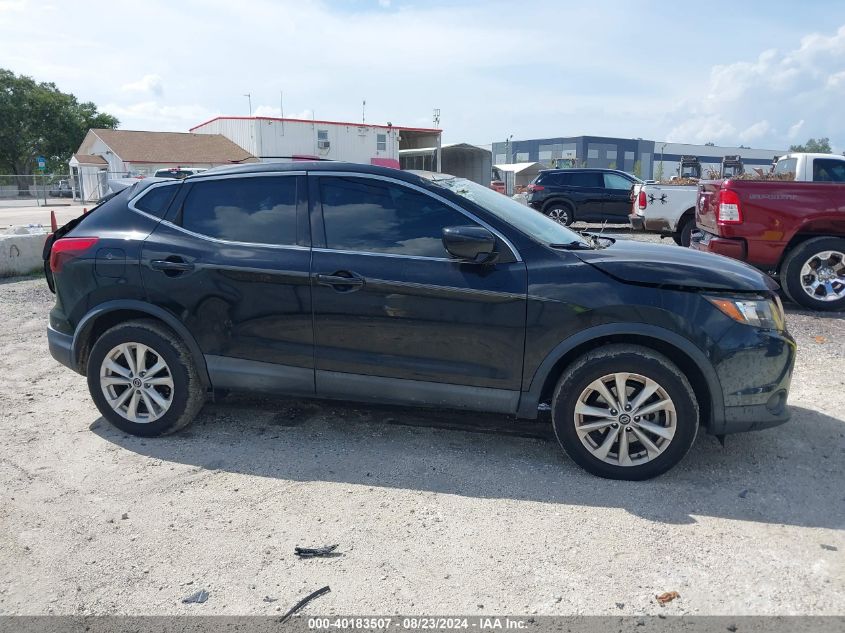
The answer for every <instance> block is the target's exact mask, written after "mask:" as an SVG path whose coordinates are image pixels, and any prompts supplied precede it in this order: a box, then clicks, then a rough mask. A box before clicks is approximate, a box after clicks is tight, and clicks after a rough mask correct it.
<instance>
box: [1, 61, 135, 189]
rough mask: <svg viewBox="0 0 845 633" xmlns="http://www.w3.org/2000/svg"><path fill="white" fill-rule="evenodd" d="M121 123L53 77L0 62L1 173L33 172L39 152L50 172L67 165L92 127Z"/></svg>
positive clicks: (111, 125)
mask: <svg viewBox="0 0 845 633" xmlns="http://www.w3.org/2000/svg"><path fill="white" fill-rule="evenodd" d="M118 123H119V122H118V120H117V119H116V118H114V117H113V116H111V115H109V114H105V113H103V112H98V111H97V106H96V105H94V104H93V103H90V102H85V103H80V102H79V101H77V99H76V97H75V96H73V95H72V94H68V93H65V92H61V91H60V90H59V89H58V88H57V87H56V85H55V84H53V83H37V82H36V81H34V80H33V79H32V78H30V77H26V76H24V75H20V76H18V75H15V74H14V73H13V72H11V71H10V70H6V69H3V68H0V173H11V174H15V175H16V176H22V175H24V174H31V173H33V172H35V169H36V164H35V158H36V157H37V156H44V157H45V158H46V159H47V171H48V172H49V171H66V170H67V161H68V160H69V159H70V157H71V155H72V154H73V152H74V151H75V150H76V149H77V148H78V147H79V144H80V143H81V142H82V139H83V138H85V134H86V133H87V132H88V130H89V129H90V128H116V127H117V126H118ZM19 180H20V179H19ZM21 184H25V183H21Z"/></svg>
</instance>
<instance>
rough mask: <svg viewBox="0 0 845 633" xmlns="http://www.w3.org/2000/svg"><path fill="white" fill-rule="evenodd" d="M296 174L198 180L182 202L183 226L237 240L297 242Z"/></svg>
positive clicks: (269, 242) (262, 242) (279, 242)
mask: <svg viewBox="0 0 845 633" xmlns="http://www.w3.org/2000/svg"><path fill="white" fill-rule="evenodd" d="M296 181H297V179H296V177H295V176H272V177H264V176H259V177H248V178H222V179H220V180H206V181H199V182H195V183H194V184H193V186H192V187H191V191H190V193H189V194H188V196H187V198H186V199H185V202H184V204H183V205H182V226H183V227H184V228H185V229H187V230H189V231H193V232H194V233H199V234H201V235H207V236H208V237H213V238H217V239H221V240H229V241H233V242H249V243H253V244H277V245H291V244H296Z"/></svg>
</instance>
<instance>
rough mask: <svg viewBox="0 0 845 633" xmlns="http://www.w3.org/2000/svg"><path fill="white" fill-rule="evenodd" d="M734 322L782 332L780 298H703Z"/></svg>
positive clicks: (782, 319) (775, 296)
mask: <svg viewBox="0 0 845 633" xmlns="http://www.w3.org/2000/svg"><path fill="white" fill-rule="evenodd" d="M705 299H707V300H708V301H709V302H710V303H712V304H713V305H714V306H716V307H717V308H719V310H720V311H721V312H722V313H723V314H725V315H727V316H729V317H730V318H732V319H733V320H734V321H737V322H739V323H744V324H746V325H753V326H754V327H759V328H767V329H772V330H783V328H784V317H783V304H781V301H780V297H778V296H777V295H774V298H773V299H757V298H755V299H736V298H726V297H705Z"/></svg>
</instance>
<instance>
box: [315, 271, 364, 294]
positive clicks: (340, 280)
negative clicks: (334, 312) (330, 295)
mask: <svg viewBox="0 0 845 633" xmlns="http://www.w3.org/2000/svg"><path fill="white" fill-rule="evenodd" d="M314 277H315V279H316V280H317V283H318V284H320V285H321V286H331V287H332V288H334V289H335V290H352V289H354V288H360V287H361V286H363V285H364V278H363V277H362V276H361V275H358V274H356V273H351V272H348V271H345V270H341V271H338V272H336V273H334V274H331V275H327V274H325V273H317V274H316V275H315V276H314Z"/></svg>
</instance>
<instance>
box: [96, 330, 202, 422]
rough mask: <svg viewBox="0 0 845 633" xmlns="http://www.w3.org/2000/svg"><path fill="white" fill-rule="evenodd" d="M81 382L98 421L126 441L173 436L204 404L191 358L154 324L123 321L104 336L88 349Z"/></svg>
mask: <svg viewBox="0 0 845 633" xmlns="http://www.w3.org/2000/svg"><path fill="white" fill-rule="evenodd" d="M87 376H88V390H89V391H90V393H91V397H92V398H93V399H94V403H95V404H96V405H97V408H98V409H99V410H100V413H101V414H102V415H103V417H104V418H105V419H106V420H108V421H109V422H111V423H112V424H113V425H114V426H116V427H117V428H119V429H120V430H121V431H124V432H126V433H130V434H132V435H140V436H143V437H153V436H157V435H165V434H167V433H173V432H175V431H178V430H179V429H181V428H182V427H184V426H187V425H188V424H189V423H190V422H191V421H192V420H193V419H194V417H195V416H196V414H197V413H198V412H199V410H200V409H201V408H202V405H203V403H204V402H205V391H204V389H203V387H202V384H201V382H200V379H199V374H198V373H197V369H196V366H195V364H194V360H193V357H192V356H191V354H190V352H189V351H188V349H187V348H186V347H185V345H184V344H183V343H182V341H181V340H180V339H179V337H177V336H176V335H175V334H174V333H173V332H172V331H171V330H170V329H168V328H167V327H165V326H163V325H162V324H160V323H158V322H157V321H152V320H138V321H128V322H126V323H121V324H120V325H116V326H114V327H113V328H111V329H109V330H107V331H106V332H105V333H104V334H103V335H102V336H100V338H98V339H97V341H96V342H95V343H94V346H93V347H92V349H91V354H90V356H89V357H88V367H87Z"/></svg>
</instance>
